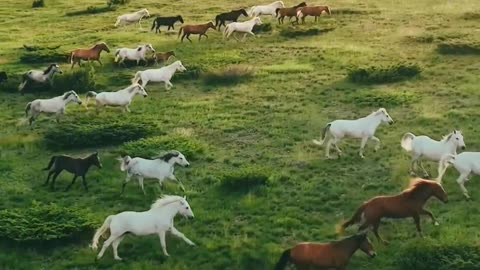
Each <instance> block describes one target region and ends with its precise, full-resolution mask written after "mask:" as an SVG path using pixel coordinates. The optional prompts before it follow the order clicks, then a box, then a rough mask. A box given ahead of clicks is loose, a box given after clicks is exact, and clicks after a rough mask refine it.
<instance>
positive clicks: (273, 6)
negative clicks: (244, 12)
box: [248, 1, 285, 17]
mask: <svg viewBox="0 0 480 270" xmlns="http://www.w3.org/2000/svg"><path fill="white" fill-rule="evenodd" d="M284 7H285V4H283V2H282V1H275V2H273V3H270V4H268V5H263V6H253V7H252V8H251V9H250V10H249V12H248V14H249V15H250V17H257V16H261V15H271V16H274V17H275V16H277V13H276V10H277V8H284Z"/></svg>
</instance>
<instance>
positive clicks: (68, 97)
mask: <svg viewBox="0 0 480 270" xmlns="http://www.w3.org/2000/svg"><path fill="white" fill-rule="evenodd" d="M63 100H65V101H67V103H70V102H75V103H78V105H82V100H81V99H80V97H79V96H78V95H77V93H75V91H73V90H70V91H68V92H66V93H65V94H63Z"/></svg>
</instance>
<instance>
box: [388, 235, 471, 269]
mask: <svg viewBox="0 0 480 270" xmlns="http://www.w3.org/2000/svg"><path fill="white" fill-rule="evenodd" d="M397 265H398V269H399V270H412V269H418V270H451V269H455V270H472V269H480V247H479V246H476V245H472V244H467V243H465V244H459V243H438V242H437V241H436V242H433V241H427V240H424V239H422V241H415V242H413V243H411V244H409V245H407V246H406V247H404V248H403V249H402V251H401V252H400V254H399V257H398V260H397Z"/></svg>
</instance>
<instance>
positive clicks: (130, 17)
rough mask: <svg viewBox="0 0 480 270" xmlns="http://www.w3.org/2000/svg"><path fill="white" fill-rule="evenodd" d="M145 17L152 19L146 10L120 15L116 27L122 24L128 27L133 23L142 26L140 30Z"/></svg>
mask: <svg viewBox="0 0 480 270" xmlns="http://www.w3.org/2000/svg"><path fill="white" fill-rule="evenodd" d="M143 17H147V18H148V17H150V13H149V12H148V10H147V9H146V8H144V9H141V10H139V11H137V12H133V13H127V14H123V15H120V16H118V17H117V21H116V22H115V27H118V26H119V25H121V24H123V25H127V24H132V23H138V25H139V26H140V29H142V24H141V21H142V19H143Z"/></svg>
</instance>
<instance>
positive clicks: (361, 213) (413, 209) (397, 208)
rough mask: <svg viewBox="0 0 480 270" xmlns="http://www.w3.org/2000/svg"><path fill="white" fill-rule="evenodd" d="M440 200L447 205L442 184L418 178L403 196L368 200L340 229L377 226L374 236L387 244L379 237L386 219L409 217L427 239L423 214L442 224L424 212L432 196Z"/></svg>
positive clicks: (361, 229) (363, 228)
mask: <svg viewBox="0 0 480 270" xmlns="http://www.w3.org/2000/svg"><path fill="white" fill-rule="evenodd" d="M432 196H433V197H436V198H438V199H439V200H441V201H442V202H443V203H446V202H447V201H448V197H447V194H446V193H445V190H444V189H443V187H442V185H440V184H439V183H437V182H435V181H430V180H424V179H420V178H417V179H414V180H412V182H411V184H410V187H409V188H408V189H406V190H404V191H403V192H402V193H400V194H398V195H394V196H378V197H374V198H373V199H371V200H369V201H367V202H366V203H364V204H363V205H362V206H360V207H359V208H358V209H357V211H356V212H355V214H354V215H353V217H352V218H351V219H350V220H348V221H346V222H345V223H343V224H342V225H341V227H340V232H342V231H343V230H344V229H345V228H347V227H349V226H351V225H353V224H356V223H360V222H361V223H362V224H361V225H360V227H359V228H358V230H359V231H363V230H366V229H368V228H369V227H370V226H372V227H373V233H374V234H375V236H376V237H377V239H378V240H379V241H381V242H383V243H387V242H386V241H385V240H383V239H382V238H381V237H380V235H379V234H378V227H379V226H380V220H381V219H382V218H408V217H411V218H413V220H414V221H415V225H416V227H417V231H418V233H419V234H420V235H421V236H423V234H422V228H421V227H420V215H427V216H429V217H430V218H431V219H432V221H433V222H434V224H435V225H438V222H437V220H436V219H435V217H434V216H433V214H432V213H431V212H430V211H428V210H425V209H423V206H424V205H425V203H426V202H427V201H428V199H430V197H432Z"/></svg>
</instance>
